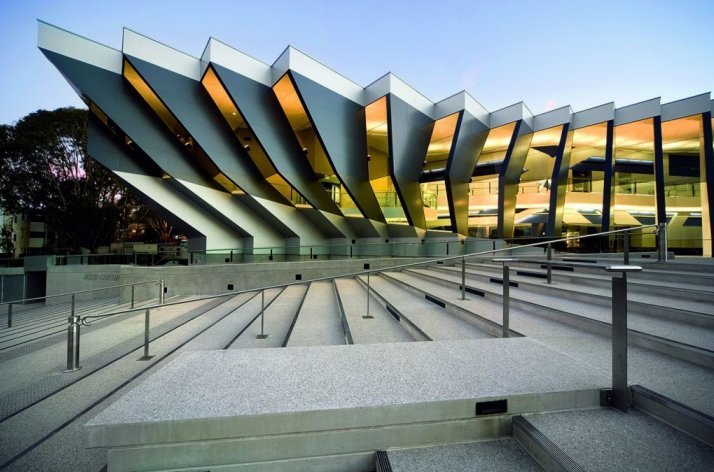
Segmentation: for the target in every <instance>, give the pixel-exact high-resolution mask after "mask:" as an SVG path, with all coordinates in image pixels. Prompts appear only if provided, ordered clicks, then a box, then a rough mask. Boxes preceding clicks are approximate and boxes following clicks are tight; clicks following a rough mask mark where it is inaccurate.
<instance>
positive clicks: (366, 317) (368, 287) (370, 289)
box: [362, 263, 374, 320]
mask: <svg viewBox="0 0 714 472" xmlns="http://www.w3.org/2000/svg"><path fill="white" fill-rule="evenodd" d="M362 267H363V268H364V270H370V265H369V263H366V264H364V265H363V266H362ZM369 274H370V273H369V272H367V314H366V315H365V316H363V317H362V318H363V319H366V320H367V319H370V320H371V319H372V318H374V316H372V315H370V314H369V295H370V293H371V291H372V288H371V286H370V284H369Z"/></svg>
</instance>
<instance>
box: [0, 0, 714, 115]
mask: <svg viewBox="0 0 714 472" xmlns="http://www.w3.org/2000/svg"><path fill="white" fill-rule="evenodd" d="M0 18H2V20H3V28H2V29H1V30H0V63H2V65H3V74H2V75H0V77H1V78H0V124H9V123H12V122H14V121H16V120H17V119H19V118H21V117H23V116H24V115H26V114H28V113H30V112H32V111H35V110H37V109H41V108H44V109H54V108H58V107H62V106H68V105H72V106H78V107H79V106H83V104H82V102H81V101H80V100H79V98H78V97H77V95H76V94H75V93H74V91H73V90H72V88H71V87H70V86H69V84H67V82H66V81H65V80H64V79H63V78H62V76H61V75H60V73H59V72H58V71H57V70H56V69H55V68H54V67H53V66H52V65H51V64H50V63H49V61H47V60H46V59H45V57H44V56H43V55H42V53H41V52H40V51H39V50H38V49H37V23H36V20H37V19H41V20H43V21H46V22H48V23H51V24H54V25H56V26H59V27H61V28H64V29H67V30H69V31H71V32H74V33H77V34H79V35H82V36H85V37H87V38H90V39H92V40H95V41H97V42H99V43H102V44H105V45H107V46H110V47H113V48H116V49H121V38H122V28H123V27H127V28H130V29H132V30H134V31H137V32H139V33H142V34H144V35H146V36H149V37H151V38H153V39H156V40H158V41H161V42H163V43H165V44H167V45H169V46H172V47H174V48H176V49H179V50H182V51H184V52H186V53H188V54H191V55H193V56H196V57H199V56H200V55H201V52H202V51H203V48H204V46H205V44H206V42H207V41H208V38H209V37H210V36H213V37H215V38H217V39H219V40H221V41H223V42H225V43H227V44H229V45H231V46H233V47H235V48H236V49H239V50H241V51H243V52H245V53H247V54H250V55H251V56H253V57H255V58H257V59H259V60H261V61H263V62H266V63H268V64H272V63H273V61H275V59H277V58H278V56H279V55H280V53H281V52H282V51H283V50H284V49H285V47H286V46H288V45H293V46H295V47H296V48H298V49H300V50H301V51H303V52H304V53H306V54H308V55H309V56H311V57H313V58H315V59H317V60H318V61H320V62H322V63H323V64H325V65H327V66H329V67H331V68H332V69H334V70H335V71H337V72H339V73H341V74H342V75H344V76H346V77H348V78H349V79H351V80H352V81H354V82H356V83H357V84H359V85H361V86H366V85H368V84H370V83H371V82H373V81H374V80H376V79H378V78H379V77H381V76H382V75H384V74H385V73H387V72H392V73H394V74H396V75H397V76H399V77H400V78H401V79H403V80H404V81H406V82H407V83H409V84H410V85H411V86H413V87H414V88H415V89H417V90H418V91H419V92H421V93H422V94H423V95H425V96H426V97H428V98H429V99H430V100H432V101H439V100H442V99H444V98H446V97H448V96H450V95H453V94H454V93H457V92H459V91H461V90H464V89H465V90H466V91H468V92H469V93H470V94H471V95H472V96H473V97H474V98H475V99H476V100H478V101H479V102H480V103H481V104H482V105H483V106H484V107H485V108H486V109H487V110H489V111H494V110H497V109H499V108H503V107H505V106H508V105H511V104H513V103H516V102H519V101H524V102H525V104H526V106H528V108H529V109H530V110H531V111H532V112H533V113H534V114H537V113H542V112H543V111H546V110H549V109H553V108H557V107H561V106H564V105H570V106H571V107H572V108H573V110H574V111H579V110H583V109H586V108H590V107H592V106H596V105H600V104H603V103H607V102H611V101H614V102H615V105H616V106H618V107H620V106H625V105H629V104H632V103H636V102H639V101H642V100H646V99H650V98H654V97H662V102H663V103H666V102H669V101H674V100H678V99H681V98H686V97H689V96H691V95H696V94H699V93H703V92H710V91H712V89H714V38H712V25H714V1H713V0H699V1H695V0H677V1H656V0H650V1H628V0H620V1H606V0H601V1H577V0H570V1H547V0H542V1H495V0H493V1H481V0H471V1H455V0H454V1H450V0H441V1H419V0H412V1H388V0H381V1H374V0H362V1H349V2H348V1H344V2H343V1H339V0H332V1H309V0H305V1H280V0H270V1H262V2H260V1H250V2H243V1H198V0H192V1H173V0H162V1H158V0H157V1H137V0H122V1H114V2H108V1H80V0H73V1H69V0H68V1H60V0H55V1H50V0H43V1H41V0H36V1H24V0H0Z"/></svg>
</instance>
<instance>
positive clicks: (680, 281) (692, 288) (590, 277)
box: [436, 264, 714, 306]
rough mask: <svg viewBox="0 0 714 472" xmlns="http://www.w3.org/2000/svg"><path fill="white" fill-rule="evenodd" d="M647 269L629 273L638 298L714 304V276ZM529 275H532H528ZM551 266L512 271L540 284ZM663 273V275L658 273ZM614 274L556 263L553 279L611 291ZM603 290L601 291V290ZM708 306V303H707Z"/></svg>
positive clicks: (492, 269)
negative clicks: (668, 276) (670, 276)
mask: <svg viewBox="0 0 714 472" xmlns="http://www.w3.org/2000/svg"><path fill="white" fill-rule="evenodd" d="M436 267H440V268H444V269H450V270H459V271H460V270H461V269H460V267H455V266H436ZM467 270H468V271H470V272H471V273H474V274H479V275H482V276H492V277H494V276H495V277H501V274H502V267H501V265H500V264H498V265H490V264H489V265H486V264H483V265H476V264H467ZM648 271H649V269H645V270H644V271H643V272H633V273H630V274H628V281H629V283H628V285H629V291H630V292H631V293H632V295H633V299H634V300H640V299H645V300H646V299H647V297H648V296H651V295H652V294H653V293H655V294H656V295H657V296H658V297H680V298H683V299H686V300H687V301H698V302H705V303H708V304H711V303H712V302H714V284H712V283H711V282H714V278H713V279H711V281H710V280H704V281H702V280H701V279H700V277H699V275H695V276H692V275H689V274H678V275H677V276H676V277H677V278H676V281H666V280H662V277H661V276H655V277H652V279H643V278H640V277H639V276H640V275H641V274H643V273H646V272H648ZM526 274H529V275H526ZM546 274H547V268H545V267H543V266H539V265H532V264H528V265H525V264H524V265H515V266H514V269H513V270H512V275H513V276H514V278H518V279H519V280H521V281H523V282H528V281H530V282H532V283H538V282H542V281H543V280H545V278H546ZM658 275H659V274H658ZM610 279H611V277H610V276H609V275H607V274H605V273H604V272H603V270H602V269H598V270H592V271H588V272H585V271H583V270H581V269H580V268H573V267H564V266H563V267H561V268H560V269H559V268H558V267H557V266H555V267H554V268H553V270H552V281H553V282H554V283H557V284H563V285H565V286H577V287H583V286H585V287H593V288H597V289H602V290H604V291H607V290H608V289H609V287H610ZM597 293H600V292H597ZM705 306H706V305H705Z"/></svg>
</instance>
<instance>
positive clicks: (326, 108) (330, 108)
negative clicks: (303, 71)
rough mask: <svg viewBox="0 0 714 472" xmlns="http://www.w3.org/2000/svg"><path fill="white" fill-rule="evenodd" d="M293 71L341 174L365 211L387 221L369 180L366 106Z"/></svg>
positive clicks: (356, 201)
mask: <svg viewBox="0 0 714 472" xmlns="http://www.w3.org/2000/svg"><path fill="white" fill-rule="evenodd" d="M291 74H292V77H293V79H294V80H295V85H296V88H297V91H298V93H299V94H300V97H301V98H302V100H303V102H304V103H305V107H306V108H307V112H308V114H309V115H310V118H311V119H312V124H313V126H314V127H315V130H316V131H317V134H318V136H319V138H320V141H321V142H322V144H323V146H324V147H325V151H326V152H327V155H328V156H329V159H330V162H331V163H332V166H333V168H334V170H335V172H336V173H337V175H338V177H339V178H340V180H341V181H342V183H343V184H344V186H345V187H346V188H347V191H348V192H349V194H350V195H351V196H352V198H353V200H354V202H355V204H356V205H357V207H358V208H359V209H360V210H361V211H362V214H363V215H364V216H366V217H367V218H369V219H370V220H375V221H379V222H382V223H383V222H384V216H383V215H382V211H381V210H380V208H379V203H378V202H377V198H376V197H375V195H374V191H373V190H372V186H371V185H370V184H369V172H368V167H367V140H366V138H365V131H364V108H363V107H362V106H361V105H358V104H357V103H355V102H353V101H352V100H349V99H347V98H345V97H343V96H342V95H340V94H338V93H336V92H333V91H332V90H330V89H328V88H325V87H323V86H322V85H320V84H318V83H316V82H314V81H312V80H310V79H308V78H307V77H305V76H302V75H300V74H298V73H296V72H291Z"/></svg>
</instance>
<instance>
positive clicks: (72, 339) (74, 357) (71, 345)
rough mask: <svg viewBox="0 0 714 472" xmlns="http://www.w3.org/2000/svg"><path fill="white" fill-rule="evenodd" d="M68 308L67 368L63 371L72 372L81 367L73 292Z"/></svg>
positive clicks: (77, 320) (78, 332) (77, 318)
mask: <svg viewBox="0 0 714 472" xmlns="http://www.w3.org/2000/svg"><path fill="white" fill-rule="evenodd" d="M70 310H71V311H70V316H69V318H67V322H68V323H69V324H68V326H67V370H66V371H65V372H74V371H75V370H79V369H81V368H82V367H81V366H80V365H79V335H80V330H79V328H80V324H79V316H76V315H75V314H74V294H72V305H71V308H70Z"/></svg>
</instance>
